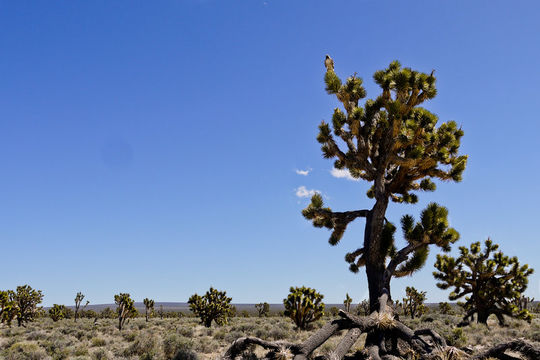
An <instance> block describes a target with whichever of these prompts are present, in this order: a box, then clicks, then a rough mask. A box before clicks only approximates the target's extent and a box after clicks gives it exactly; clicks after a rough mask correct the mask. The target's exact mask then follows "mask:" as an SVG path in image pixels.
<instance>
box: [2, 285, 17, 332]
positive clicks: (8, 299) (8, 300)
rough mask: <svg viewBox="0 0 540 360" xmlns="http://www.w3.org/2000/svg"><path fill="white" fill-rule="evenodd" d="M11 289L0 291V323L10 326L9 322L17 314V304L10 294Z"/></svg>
mask: <svg viewBox="0 0 540 360" xmlns="http://www.w3.org/2000/svg"><path fill="white" fill-rule="evenodd" d="M11 293H12V292H11V291H0V324H4V323H5V324H7V325H8V326H10V327H11V322H12V321H13V319H14V318H15V316H17V306H16V304H15V301H13V298H12V296H10V294H11Z"/></svg>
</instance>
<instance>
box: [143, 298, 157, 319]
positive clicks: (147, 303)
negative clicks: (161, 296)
mask: <svg viewBox="0 0 540 360" xmlns="http://www.w3.org/2000/svg"><path fill="white" fill-rule="evenodd" d="M143 304H144V308H145V317H146V321H148V316H149V315H151V314H152V313H153V312H154V304H155V303H154V300H152V299H149V298H145V299H144V300H143Z"/></svg>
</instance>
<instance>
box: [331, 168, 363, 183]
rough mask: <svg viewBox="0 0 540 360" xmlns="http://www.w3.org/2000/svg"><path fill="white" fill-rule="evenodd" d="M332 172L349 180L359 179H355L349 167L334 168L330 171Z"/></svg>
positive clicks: (333, 174)
mask: <svg viewBox="0 0 540 360" xmlns="http://www.w3.org/2000/svg"><path fill="white" fill-rule="evenodd" d="M330 174H332V176H333V177H337V178H345V179H347V180H352V181H358V179H355V178H353V177H352V176H351V173H350V172H349V170H347V169H336V168H333V169H332V171H330Z"/></svg>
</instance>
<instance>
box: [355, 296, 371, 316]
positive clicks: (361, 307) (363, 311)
mask: <svg viewBox="0 0 540 360" xmlns="http://www.w3.org/2000/svg"><path fill="white" fill-rule="evenodd" d="M356 313H357V314H358V315H369V301H367V300H362V301H361V302H360V303H359V304H358V306H357V307H356Z"/></svg>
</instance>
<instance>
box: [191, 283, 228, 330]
mask: <svg viewBox="0 0 540 360" xmlns="http://www.w3.org/2000/svg"><path fill="white" fill-rule="evenodd" d="M231 301H232V298H230V297H228V296H227V292H225V291H219V290H216V289H214V288H213V287H210V289H209V290H208V291H207V292H206V294H204V295H203V296H199V295H197V294H193V295H191V297H190V298H189V300H188V304H189V308H190V310H191V311H193V313H194V314H195V315H197V316H198V317H199V318H200V319H201V324H203V325H204V326H206V327H210V326H212V321H214V322H215V323H216V324H217V325H225V324H227V322H228V320H229V317H232V316H233V308H232V305H231Z"/></svg>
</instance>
